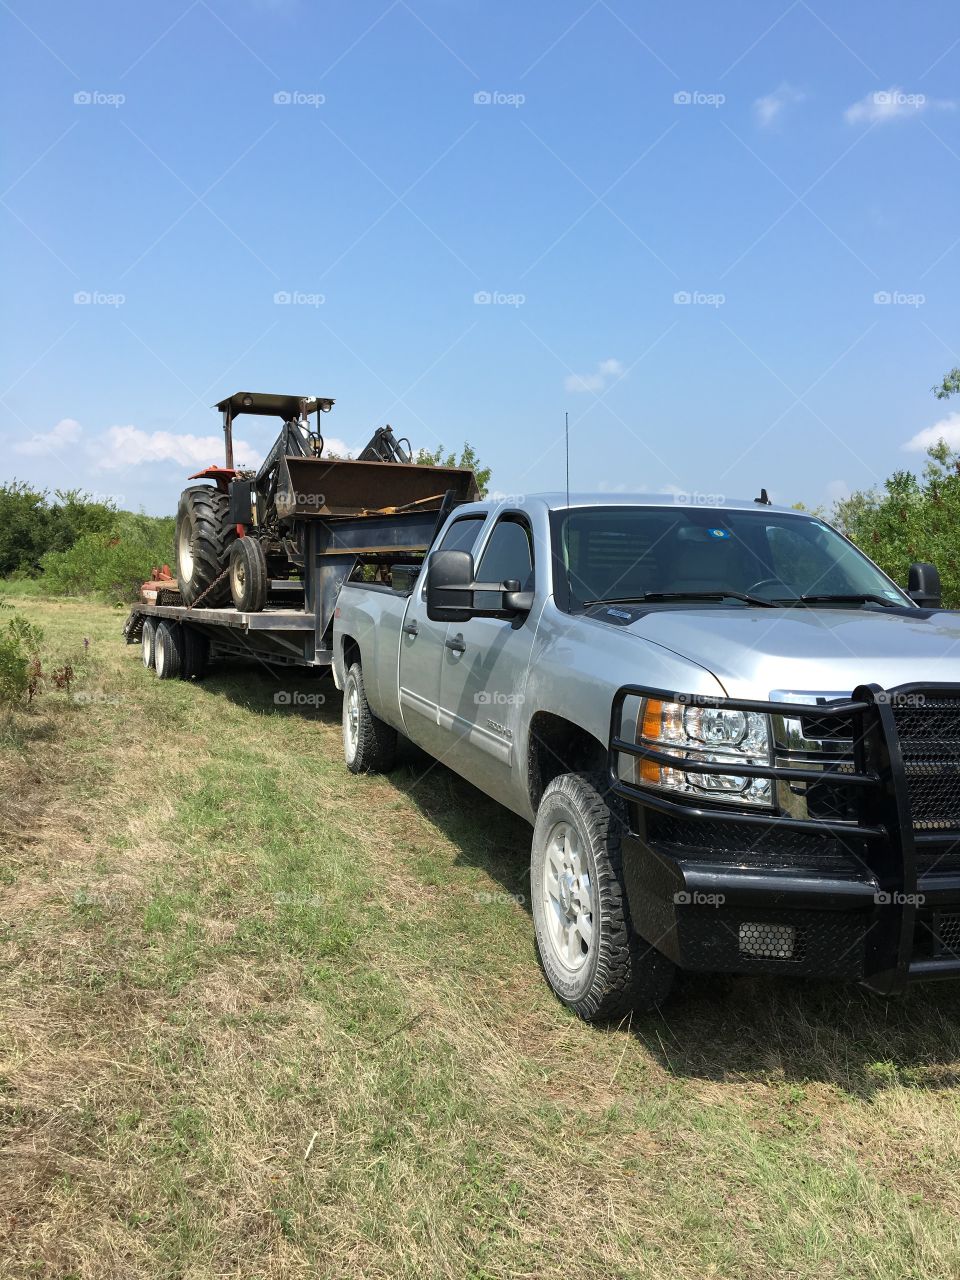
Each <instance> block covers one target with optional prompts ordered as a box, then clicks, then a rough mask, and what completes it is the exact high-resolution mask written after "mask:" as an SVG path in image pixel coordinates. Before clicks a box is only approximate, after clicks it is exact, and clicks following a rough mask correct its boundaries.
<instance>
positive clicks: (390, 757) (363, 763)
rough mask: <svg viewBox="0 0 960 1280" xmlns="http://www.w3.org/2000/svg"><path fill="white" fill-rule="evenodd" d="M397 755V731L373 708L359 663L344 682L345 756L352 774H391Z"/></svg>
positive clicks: (348, 673) (356, 663)
mask: <svg viewBox="0 0 960 1280" xmlns="http://www.w3.org/2000/svg"><path fill="white" fill-rule="evenodd" d="M396 754H397V731H396V729H391V728H390V726H389V725H388V724H384V722H383V721H382V720H379V719H377V717H376V716H375V715H374V714H373V712H372V711H371V710H370V704H369V703H368V702H367V695H366V693H365V692H364V688H363V672H362V670H361V669H360V663H359V662H355V663H354V664H353V666H352V667H351V668H350V670H349V671H348V672H347V678H346V680H345V681H344V684H343V755H344V759H345V760H346V762H347V768H348V769H349V770H350V772H351V773H387V772H389V770H390V769H392V768H393V762H394V759H395V758H396Z"/></svg>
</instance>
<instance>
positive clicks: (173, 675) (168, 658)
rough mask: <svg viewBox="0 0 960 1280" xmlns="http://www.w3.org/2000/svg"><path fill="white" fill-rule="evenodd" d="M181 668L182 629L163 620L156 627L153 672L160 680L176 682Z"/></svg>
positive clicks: (165, 619)
mask: <svg viewBox="0 0 960 1280" xmlns="http://www.w3.org/2000/svg"><path fill="white" fill-rule="evenodd" d="M182 667H183V628H182V627H181V626H180V624H179V623H177V622H171V621H170V619H169V618H164V619H163V620H162V621H161V623H160V625H159V626H158V627H157V648H156V657H155V658H154V670H155V671H156V673H157V677H158V678H159V679H160V680H176V679H177V678H178V676H179V675H180V671H181V668H182Z"/></svg>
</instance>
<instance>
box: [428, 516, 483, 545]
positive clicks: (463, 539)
mask: <svg viewBox="0 0 960 1280" xmlns="http://www.w3.org/2000/svg"><path fill="white" fill-rule="evenodd" d="M485 519H486V516H484V515H475V516H463V517H462V518H461V519H460V520H454V522H453V524H452V525H451V526H450V528H449V529H448V530H447V532H446V533H445V534H444V535H443V541H442V542H441V543H440V545H439V547H438V548H437V549H438V550H439V551H472V550H473V548H474V544H475V543H476V541H477V535H478V534H479V532H480V529H481V526H482V525H483V522H484V520H485Z"/></svg>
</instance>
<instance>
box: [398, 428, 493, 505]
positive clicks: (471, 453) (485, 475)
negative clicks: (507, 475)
mask: <svg viewBox="0 0 960 1280" xmlns="http://www.w3.org/2000/svg"><path fill="white" fill-rule="evenodd" d="M414 461H415V462H417V463H419V464H420V465H421V466H426V467H467V468H468V469H469V470H470V471H472V472H473V474H474V475H475V476H476V478H477V488H478V489H479V490H480V496H481V498H484V497H486V494H487V489H488V488H489V486H490V475H491V471H492V468H490V467H484V466H481V465H480V459H479V458H478V457H477V452H476V450H475V449H474V447H473V445H472V444H470V443H469V442H467V443H465V444H464V446H463V448H462V449H461V450H460V457H459V458H458V457H457V455H456V453H453V452H451V453H445V452H444V448H443V445H440V447H439V448H437V449H421V450H420V452H419V453H418V454H417V456H416V458H415V459H414Z"/></svg>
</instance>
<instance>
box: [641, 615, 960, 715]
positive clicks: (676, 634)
mask: <svg viewBox="0 0 960 1280" xmlns="http://www.w3.org/2000/svg"><path fill="white" fill-rule="evenodd" d="M626 629H627V630H629V631H630V632H631V633H633V634H635V635H640V636H643V637H644V638H645V639H647V640H651V641H653V642H654V643H655V644H658V645H662V646H664V647H665V648H668V649H672V650H673V651H674V652H675V653H677V654H679V655H681V656H682V657H685V658H689V659H691V660H692V661H693V662H696V663H697V664H698V665H700V666H702V667H706V669H707V670H708V671H711V672H712V673H713V674H714V675H715V676H716V677H717V679H718V680H719V681H720V682H721V684H722V685H723V686H724V688H725V689H726V691H727V694H728V695H729V696H730V697H740V698H761V699H766V698H769V697H770V696H771V694H772V693H774V692H775V691H776V692H787V691H789V692H802V691H811V692H829V693H840V694H844V693H850V692H852V690H853V689H855V688H856V686H857V685H858V684H878V685H880V686H881V687H882V688H885V689H892V688H895V687H897V686H898V685H903V684H913V683H918V682H922V681H930V682H942V681H955V682H957V683H960V613H948V612H942V611H936V612H928V611H926V610H917V611H916V613H915V614H914V613H912V612H909V611H906V610H904V611H903V612H896V613H894V612H892V611H889V612H887V611H881V610H872V609H835V608H820V609H805V608H785V609H782V610H780V609H778V610H774V609H739V608H729V609H728V608H704V609H656V610H651V611H649V612H643V614H642V615H641V616H640V617H639V618H637V620H636V621H635V622H632V623H630V624H629V625H628V626H627V628H626Z"/></svg>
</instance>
